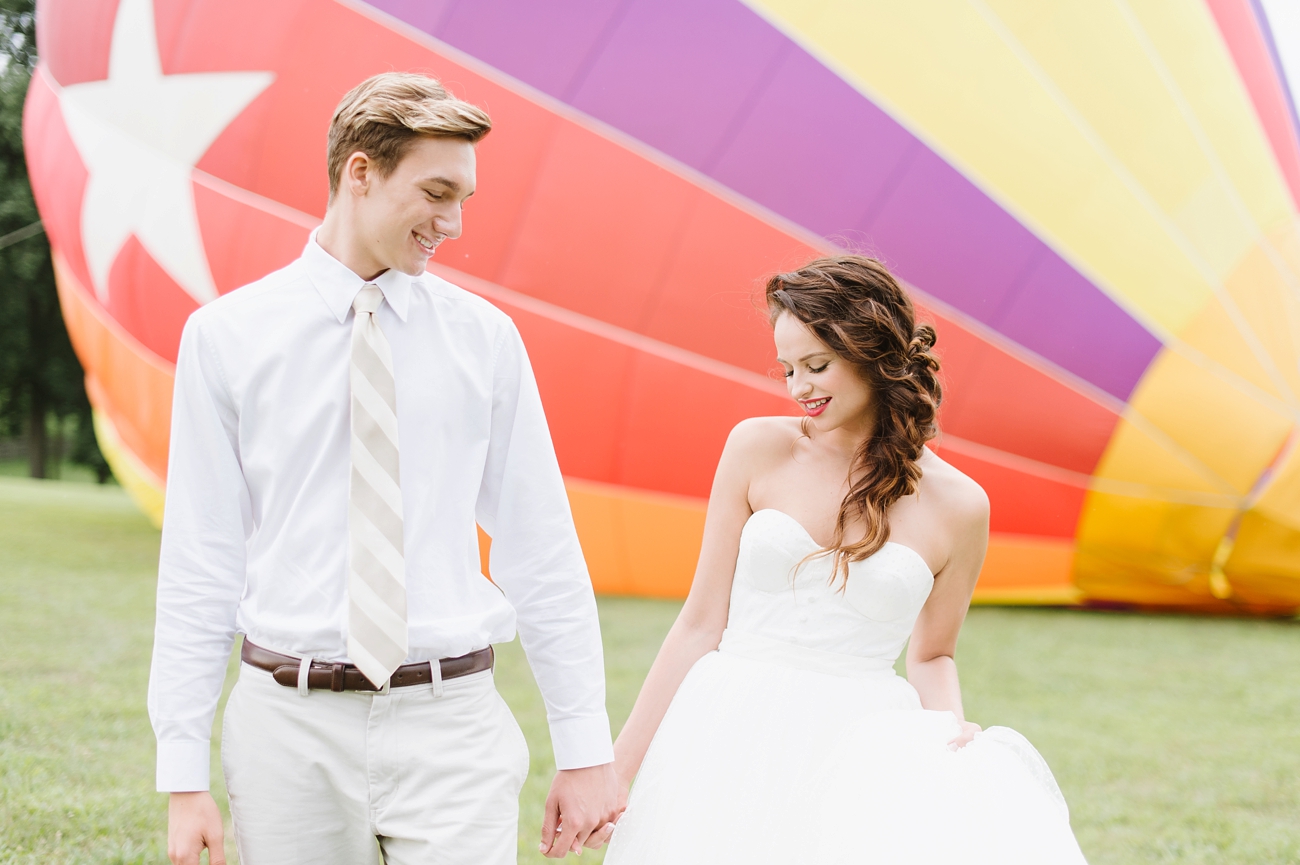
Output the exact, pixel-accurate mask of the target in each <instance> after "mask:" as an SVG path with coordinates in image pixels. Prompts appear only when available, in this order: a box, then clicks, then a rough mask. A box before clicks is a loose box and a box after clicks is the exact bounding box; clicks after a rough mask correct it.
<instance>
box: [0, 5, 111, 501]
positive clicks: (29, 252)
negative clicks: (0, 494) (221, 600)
mask: <svg viewBox="0 0 1300 865" xmlns="http://www.w3.org/2000/svg"><path fill="white" fill-rule="evenodd" d="M35 18H36V14H35V2H34V0H0V66H2V67H3V68H0V237H3V236H6V235H11V234H12V233H14V232H17V231H19V230H21V229H24V228H26V227H28V226H31V225H33V224H34V223H36V222H37V220H39V218H40V216H39V214H38V213H37V211H36V203H35V201H34V200H33V199H32V189H31V183H30V182H29V180H28V178H27V162H26V159H25V157H24V154H23V136H22V118H23V101H24V99H25V98H26V95H27V86H28V84H29V83H30V82H31V77H32V70H33V68H34V67H35V65H36V40H35V27H36V22H35ZM24 234H25V233H24ZM20 236H21V235H20ZM69 419H74V422H75V427H76V432H75V440H74V442H73V446H72V450H71V453H70V454H68V455H67V456H69V457H70V458H71V459H73V460H74V461H77V462H81V463H84V464H86V465H89V466H90V467H91V468H92V469H94V470H95V472H96V474H97V475H98V477H99V479H100V482H101V483H102V482H103V481H104V480H106V479H107V478H108V466H107V464H106V463H105V462H104V457H103V455H102V454H100V452H99V447H98V445H97V444H96V443H95V437H94V430H93V426H92V423H91V414H90V403H89V401H88V400H87V398H86V391H85V376H84V373H83V371H82V368H81V364H80V363H79V362H78V361H77V356H76V354H74V353H73V351H72V345H71V343H70V342H69V341H68V332H67V329H66V327H65V326H64V323H63V315H62V312H61V310H60V308H59V298H58V293H57V292H56V291H55V287H54V268H53V265H52V263H51V258H50V247H49V243H48V242H47V241H46V239H45V236H44V234H34V235H32V236H30V237H26V238H24V239H22V240H18V241H17V242H13V243H11V244H9V245H7V246H4V247H3V248H0V434H3V435H11V436H12V435H16V434H19V433H22V434H25V435H26V438H27V462H28V467H29V472H30V474H31V476H32V477H36V478H40V477H45V476H46V472H47V469H48V466H49V462H50V458H51V456H52V454H51V447H50V445H51V440H50V435H49V433H50V430H51V428H53V429H54V430H55V431H56V433H57V434H58V435H59V436H60V439H58V440H59V441H60V442H61V436H62V430H63V429H64V428H65V426H67V424H66V423H65V421H67V420H69Z"/></svg>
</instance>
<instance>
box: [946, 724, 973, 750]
mask: <svg viewBox="0 0 1300 865" xmlns="http://www.w3.org/2000/svg"><path fill="white" fill-rule="evenodd" d="M980 729H981V728H980V725H979V724H974V723H971V722H970V721H962V722H961V732H960V733H958V734H957V737H956V738H955V739H953V740H952V741H950V742H949V743H948V750H949V751H957V750H960V749H962V748H964V747H966V746H967V745H969V744H970V742H971V740H972V739H974V738H975V734H976V733H978V732H979V731H980Z"/></svg>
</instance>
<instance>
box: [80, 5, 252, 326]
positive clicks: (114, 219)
mask: <svg viewBox="0 0 1300 865" xmlns="http://www.w3.org/2000/svg"><path fill="white" fill-rule="evenodd" d="M274 78H275V76H274V75H273V74H272V73H270V72H205V73H195V74H186V75H164V74H163V72H162V62H161V60H160V59H159V56H158V38H157V35H156V33H155V30H154V16H153V2H152V0H122V2H121V4H120V5H119V6H118V9H117V19H116V21H115V22H114V24H113V43H112V48H111V52H110V54H109V61H108V78H107V79H105V80H103V81H91V82H88V83H85V84H72V85H69V86H67V87H64V88H63V89H62V91H61V92H60V94H59V103H60V105H61V106H62V109H63V118H64V121H65V122H66V123H67V126H68V131H69V133H70V134H71V135H72V140H73V143H74V144H76V147H77V150H78V152H79V153H80V154H81V159H82V161H83V162H84V163H85V164H86V170H87V171H88V172H89V174H90V177H89V179H88V180H87V182H86V193H85V198H84V199H83V200H82V203H81V242H82V247H83V248H84V249H85V254H86V264H87V266H88V267H89V269H90V278H91V281H92V282H93V284H94V288H95V295H96V296H97V297H98V298H99V299H100V301H101V302H107V300H108V276H109V271H111V270H112V267H113V262H114V261H115V260H116V259H117V255H118V253H119V252H120V251H121V250H122V246H123V245H124V244H125V243H126V241H127V239H128V238H129V237H131V235H135V237H136V239H138V240H139V241H140V245H141V246H143V247H144V248H145V250H146V251H147V252H148V253H149V255H151V256H152V257H153V259H154V261H156V262H157V263H158V265H159V266H160V267H161V268H162V269H163V270H164V271H166V272H167V274H168V275H169V276H170V277H171V278H172V279H174V280H175V281H176V283H177V284H178V285H179V286H180V287H181V288H183V289H184V290H185V291H186V293H188V294H189V295H190V296H191V297H193V298H194V300H195V301H197V302H198V303H200V304H203V303H207V302H208V301H209V300H212V299H213V298H215V297H216V296H217V287H216V283H215V282H214V281H213V279H212V270H211V269H210V268H209V267H208V257H207V255H206V253H205V252H204V249H203V236H202V234H201V233H200V231H199V218H198V213H197V212H196V210H195V208H194V189H193V186H192V185H191V177H192V175H193V172H194V165H195V163H197V162H198V161H199V159H201V158H202V157H203V154H204V153H206V152H207V150H208V148H209V147H210V146H211V145H212V142H213V141H215V140H216V139H217V136H219V135H220V134H221V133H222V131H224V130H225V128H226V127H227V126H229V125H230V123H231V121H233V120H234V119H235V118H236V117H238V116H239V114H240V113H241V112H242V111H243V110H244V109H245V108H246V107H248V104H249V103H250V102H252V101H253V100H254V99H255V98H257V95H258V94H259V93H261V92H262V91H263V90H265V89H266V88H267V86H268V85H270V83H271V81H272V80H273V79H274Z"/></svg>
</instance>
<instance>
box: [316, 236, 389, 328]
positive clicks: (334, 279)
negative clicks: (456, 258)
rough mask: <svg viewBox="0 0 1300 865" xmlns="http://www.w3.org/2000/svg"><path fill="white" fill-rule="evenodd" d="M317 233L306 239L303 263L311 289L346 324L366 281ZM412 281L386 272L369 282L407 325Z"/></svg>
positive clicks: (340, 321)
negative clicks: (318, 239)
mask: <svg viewBox="0 0 1300 865" xmlns="http://www.w3.org/2000/svg"><path fill="white" fill-rule="evenodd" d="M318 231H320V229H319V228H317V229H315V230H313V231H312V233H311V237H309V238H307V247H306V248H305V249H304V250H303V251H302V261H303V264H304V265H306V267H307V275H308V276H309V277H310V278H311V281H312V285H314V286H316V290H317V291H318V292H320V296H321V298H322V299H324V301H325V304H326V305H327V306H328V307H329V308H330V312H332V313H334V317H335V318H337V319H338V320H339V323H340V324H342V323H343V322H345V321H347V318H348V312H349V311H350V310H351V309H352V302H353V301H354V300H356V298H357V292H359V291H360V290H361V287H362V286H363V285H366V281H365V280H364V279H362V278H361V277H359V276H357V275H356V274H355V273H353V272H352V271H351V270H349V269H348V266H347V265H345V264H344V263H343V262H341V261H339V260H338V259H337V258H335V257H334V256H332V255H330V254H329V253H328V252H326V251H325V250H324V248H322V247H321V245H320V244H319V243H317V242H316V232H318ZM413 279H414V277H412V276H408V275H407V274H405V273H402V272H401V271H399V270H386V271H384V272H383V273H381V274H380V275H379V276H377V277H375V278H374V279H372V280H370V283H371V284H373V285H377V286H379V290H380V291H382V292H383V293H384V300H386V301H388V305H389V306H391V307H392V308H393V312H395V313H397V317H398V318H400V319H401V320H402V321H406V313H407V309H408V307H409V305H410V301H411V282H412V280H413Z"/></svg>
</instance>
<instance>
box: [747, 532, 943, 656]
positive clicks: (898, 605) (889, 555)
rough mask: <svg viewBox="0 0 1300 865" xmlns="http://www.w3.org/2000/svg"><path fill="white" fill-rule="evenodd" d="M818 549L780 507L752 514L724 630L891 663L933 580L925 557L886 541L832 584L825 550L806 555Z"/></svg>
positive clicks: (826, 651)
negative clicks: (847, 576) (842, 579)
mask: <svg viewBox="0 0 1300 865" xmlns="http://www.w3.org/2000/svg"><path fill="white" fill-rule="evenodd" d="M820 549H821V547H820V546H819V545H818V544H817V543H816V542H815V541H814V540H813V539H812V537H811V536H809V534H808V532H807V531H806V530H805V529H804V528H803V526H802V525H801V524H800V523H799V522H798V521H797V520H795V519H794V518H793V517H791V516H789V515H788V514H786V513H784V512H783V511H778V510H772V509H764V510H760V511H756V512H754V513H753V514H752V515H751V516H750V518H749V520H748V522H746V523H745V527H744V530H743V531H742V532H741V536H740V552H739V555H738V557H737V559H736V573H735V578H734V580H733V581H732V588H731V608H730V611H729V613H728V618H727V630H728V636H729V637H732V638H733V639H734V638H735V637H736V636H740V635H744V636H746V637H749V636H754V637H758V638H760V639H765V640H768V641H774V642H779V643H784V644H793V645H795V646H798V647H802V648H804V649H808V650H812V651H814V652H824V653H833V654H836V655H848V656H853V657H854V658H857V659H862V661H864V662H866V663H869V664H871V665H873V666H877V667H887V666H892V665H893V663H894V661H895V660H897V658H898V655H899V653H900V652H902V650H903V646H904V645H905V644H906V642H907V638H908V636H909V635H910V634H911V633H912V626H913V625H914V624H915V622H916V618H917V616H918V615H919V614H920V612H921V607H922V606H924V604H925V601H926V598H928V597H929V595H930V589H931V588H932V587H933V585H934V577H933V576H932V575H931V573H930V569H929V567H927V565H926V564H925V560H924V559H922V558H921V556H920V554H919V553H917V552H916V551H915V550H913V549H911V548H910V547H907V546H904V545H902V544H896V543H893V542H892V541H891V542H887V543H886V544H885V545H884V546H883V547H882V548H881V549H880V550H878V551H877V552H876V553H875V554H874V555H872V556H870V557H868V558H866V559H862V560H861V561H857V562H852V563H850V565H849V578H848V582H847V583H843V584H842V581H840V580H836V581H835V582H834V583H832V582H831V580H830V572H831V557H830V556H819V557H816V558H812V559H808V560H806V561H805V560H804V558H805V556H808V555H809V554H810V553H816V552H818V550H820ZM801 562H802V564H801ZM841 584H842V585H841Z"/></svg>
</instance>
